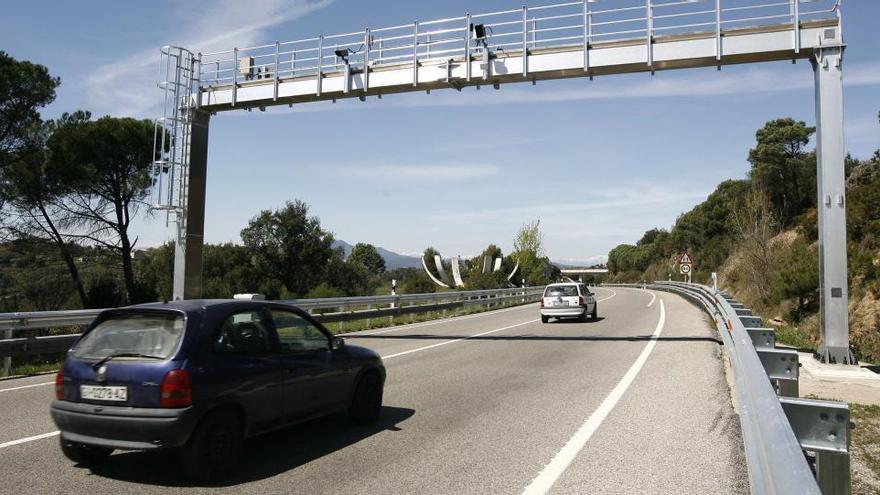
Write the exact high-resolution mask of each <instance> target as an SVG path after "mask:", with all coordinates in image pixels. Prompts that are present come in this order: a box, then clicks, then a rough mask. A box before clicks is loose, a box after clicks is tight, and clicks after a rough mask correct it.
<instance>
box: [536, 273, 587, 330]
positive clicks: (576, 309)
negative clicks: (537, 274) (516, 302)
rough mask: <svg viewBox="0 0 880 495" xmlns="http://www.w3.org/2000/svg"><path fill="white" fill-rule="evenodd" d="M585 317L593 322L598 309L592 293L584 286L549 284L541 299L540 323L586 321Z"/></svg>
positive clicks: (577, 284) (571, 283) (573, 283)
mask: <svg viewBox="0 0 880 495" xmlns="http://www.w3.org/2000/svg"><path fill="white" fill-rule="evenodd" d="M587 315H590V318H591V319H593V320H595V319H597V318H598V317H599V308H598V304H597V303H596V298H595V297H593V293H592V292H590V290H589V289H587V287H586V286H585V285H584V284H580V283H575V282H569V283H560V284H550V285H548V286H547V287H546V288H545V289H544V297H542V298H541V323H547V322H548V321H550V318H557V319H558V318H577V319H578V320H580V321H586V319H587Z"/></svg>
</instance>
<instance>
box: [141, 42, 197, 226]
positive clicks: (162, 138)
mask: <svg viewBox="0 0 880 495" xmlns="http://www.w3.org/2000/svg"><path fill="white" fill-rule="evenodd" d="M198 62H199V60H198V58H197V57H195V56H193V53H192V52H190V51H189V50H187V49H185V48H180V47H175V46H165V47H162V50H161V65H160V80H159V83H158V86H159V89H161V90H162V91H163V92H164V94H165V99H164V105H163V111H162V117H160V118H158V119H156V121H155V132H154V137H153V140H154V157H153V158H154V161H153V169H152V179H153V191H154V194H153V201H152V202H151V209H153V210H159V211H164V212H165V225H166V227H167V226H168V225H169V224H170V223H171V222H175V223H177V226H178V230H179V231H180V232H185V229H186V225H185V222H186V207H187V181H188V179H189V154H190V149H189V148H190V138H191V132H192V111H193V108H194V106H195V105H196V104H197V103H196V102H195V101H194V100H193V88H195V87H197V86H196V85H197V84H199V80H198V73H199V68H198Z"/></svg>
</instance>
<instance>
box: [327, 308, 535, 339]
mask: <svg viewBox="0 0 880 495" xmlns="http://www.w3.org/2000/svg"><path fill="white" fill-rule="evenodd" d="M533 304H537V303H528V304H524V305H520V306H514V307H512V308H504V309H498V310H493V311H483V312H481V313H476V314H472V315H463V316H453V317H452V318H439V319H437V320H431V321H427V322H424V323H409V324H406V325H397V326H395V327H392V328H386V329H383V330H361V331H359V332H349V333H341V334H339V336H340V337H345V336H346V335H359V336H363V337H368V336H370V335H381V334H383V333H389V332H398V331H400V330H409V329H412V328H422V327H429V326H431V325H439V324H441V323H456V322H459V321H463V320H470V319H473V318H479V317H481V316H494V315H497V314H499V313H507V312H510V311H514V310H517V309H523V308H527V307H529V306H531V305H533Z"/></svg>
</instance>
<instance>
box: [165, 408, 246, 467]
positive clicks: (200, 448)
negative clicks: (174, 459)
mask: <svg viewBox="0 0 880 495" xmlns="http://www.w3.org/2000/svg"><path fill="white" fill-rule="evenodd" d="M242 442H243V428H242V424H241V421H240V420H239V418H238V416H237V415H236V414H234V413H233V412H231V411H217V412H214V413H210V414H209V415H208V416H206V417H205V418H204V419H203V420H202V421H201V423H199V426H198V427H197V428H196V430H195V432H193V435H192V437H190V439H189V442H187V444H186V445H185V446H184V447H183V449H181V451H180V456H181V459H180V460H181V463H182V464H183V469H184V471H185V472H186V474H187V476H189V477H190V478H191V479H193V480H196V481H213V480H217V479H220V478H221V477H223V476H227V475H229V474H230V473H231V472H232V471H233V470H234V469H235V467H236V466H237V465H238V461H239V459H240V458H241V448H242Z"/></svg>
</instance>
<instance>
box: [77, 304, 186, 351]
mask: <svg viewBox="0 0 880 495" xmlns="http://www.w3.org/2000/svg"><path fill="white" fill-rule="evenodd" d="M183 328H184V318H183V315H175V314H168V315H155V314H121V315H113V316H111V317H110V318H109V319H107V320H104V321H102V322H101V323H99V324H98V325H97V326H96V327H95V328H93V329H92V331H91V332H89V333H87V334H86V335H84V336H83V338H82V339H81V340H80V341H79V343H78V344H77V346H76V349H75V350H74V353H73V355H74V356H76V357H78V358H83V359H103V358H105V357H107V356H110V355H113V354H121V353H131V354H144V355H149V356H156V357H161V358H163V359H168V358H170V357H171V356H172V355H173V354H174V351H175V350H176V349H177V346H178V344H179V343H180V339H181V337H182V336H183Z"/></svg>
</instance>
